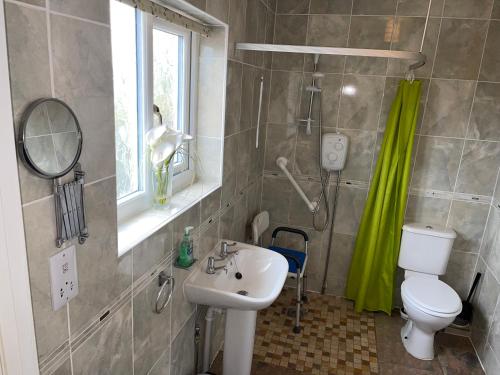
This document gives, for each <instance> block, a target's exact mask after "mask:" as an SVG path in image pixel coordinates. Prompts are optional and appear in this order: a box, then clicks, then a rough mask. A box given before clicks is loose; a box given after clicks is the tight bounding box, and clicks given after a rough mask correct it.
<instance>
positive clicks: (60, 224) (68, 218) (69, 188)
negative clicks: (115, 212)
mask: <svg viewBox="0 0 500 375" xmlns="http://www.w3.org/2000/svg"><path fill="white" fill-rule="evenodd" d="M74 173H75V179H74V180H73V181H71V182H67V183H65V184H62V183H61V181H60V179H54V206H55V211H56V212H55V213H56V226H57V239H56V246H57V247H61V246H62V245H63V244H64V243H65V242H66V241H69V240H71V239H73V238H78V243H80V244H83V243H84V242H85V240H86V239H87V238H88V237H89V232H88V228H87V224H86V221H85V204H84V184H85V180H84V176H85V172H83V171H82V170H81V166H80V163H77V164H76V165H75V169H74Z"/></svg>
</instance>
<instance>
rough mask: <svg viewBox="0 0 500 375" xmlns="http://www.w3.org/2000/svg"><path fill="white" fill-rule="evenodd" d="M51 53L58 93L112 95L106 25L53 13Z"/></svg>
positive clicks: (72, 95) (109, 38) (108, 39)
mask: <svg viewBox="0 0 500 375" xmlns="http://www.w3.org/2000/svg"><path fill="white" fill-rule="evenodd" d="M51 28H52V33H51V36H52V55H53V64H54V83H55V88H56V94H57V95H58V96H60V97H82V96H83V97H96V96H97V97H113V70H112V63H111V53H110V51H111V37H110V29H109V28H108V27H101V26H96V25H95V24H90V23H88V22H84V21H79V20H75V19H71V18H68V17H63V16H58V15H52V16H51Z"/></svg>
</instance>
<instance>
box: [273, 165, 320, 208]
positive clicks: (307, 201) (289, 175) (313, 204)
mask: <svg viewBox="0 0 500 375" xmlns="http://www.w3.org/2000/svg"><path fill="white" fill-rule="evenodd" d="M287 164H288V159H287V158H285V157H283V156H280V157H279V158H278V159H276V165H277V166H278V167H279V168H280V169H281V170H282V171H283V173H284V174H285V176H286V177H288V179H289V180H290V182H291V183H292V185H293V187H294V188H295V190H297V193H299V195H300V197H301V198H302V199H303V201H304V202H305V203H306V205H307V207H308V208H309V211H311V212H315V211H316V207H317V203H316V202H311V201H310V200H309V198H307V195H306V194H305V193H304V190H302V188H301V187H300V186H299V184H298V183H297V181H295V178H293V176H292V175H291V174H290V172H289V171H288V169H287V168H286V165H287Z"/></svg>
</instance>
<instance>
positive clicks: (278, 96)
mask: <svg viewBox="0 0 500 375" xmlns="http://www.w3.org/2000/svg"><path fill="white" fill-rule="evenodd" d="M301 85H302V74H301V73H291V72H279V71H273V73H272V78H271V97H270V101H269V123H275V124H293V123H295V120H296V116H297V107H298V106H299V101H300V88H301Z"/></svg>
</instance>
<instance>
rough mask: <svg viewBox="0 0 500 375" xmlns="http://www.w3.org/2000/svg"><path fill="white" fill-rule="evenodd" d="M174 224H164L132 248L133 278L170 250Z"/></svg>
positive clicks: (139, 275) (159, 260)
mask: <svg viewBox="0 0 500 375" xmlns="http://www.w3.org/2000/svg"><path fill="white" fill-rule="evenodd" d="M173 239H174V226H173V224H172V223H170V224H168V225H166V226H164V227H163V228H161V229H160V230H158V231H157V232H155V233H153V234H152V235H151V236H149V237H148V238H146V239H145V240H144V241H142V242H141V243H140V244H138V245H137V246H136V247H134V248H133V249H132V257H133V262H134V267H133V268H134V280H137V279H138V278H140V277H141V276H142V275H144V273H145V272H147V271H149V270H150V269H151V267H153V266H154V265H155V264H158V263H160V262H161V260H162V259H164V258H165V257H166V256H167V255H168V254H170V253H171V252H172V248H173Z"/></svg>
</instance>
